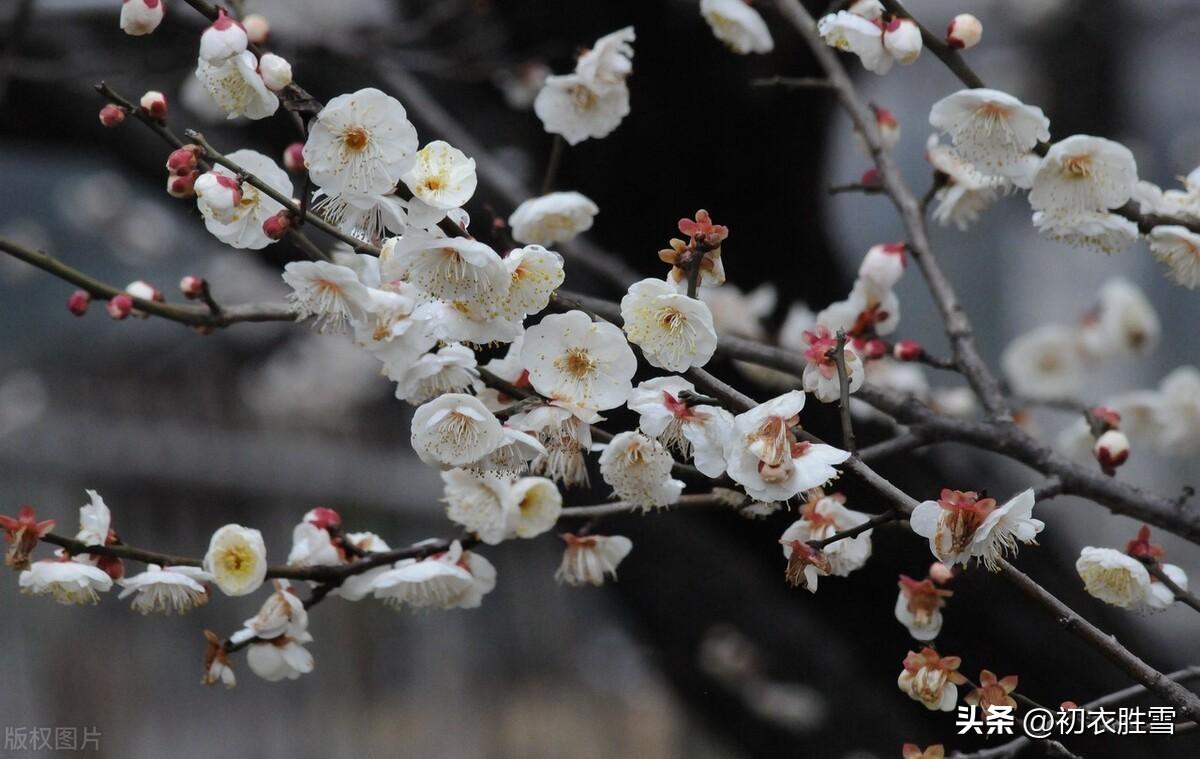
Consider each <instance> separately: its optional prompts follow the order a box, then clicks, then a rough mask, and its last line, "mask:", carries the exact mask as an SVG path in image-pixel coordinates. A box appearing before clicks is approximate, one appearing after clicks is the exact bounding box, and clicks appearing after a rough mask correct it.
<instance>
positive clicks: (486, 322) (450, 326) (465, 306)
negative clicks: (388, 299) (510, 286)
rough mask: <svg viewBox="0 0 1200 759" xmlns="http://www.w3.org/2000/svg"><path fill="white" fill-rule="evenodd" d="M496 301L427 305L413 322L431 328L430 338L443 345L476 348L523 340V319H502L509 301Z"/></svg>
mask: <svg viewBox="0 0 1200 759" xmlns="http://www.w3.org/2000/svg"><path fill="white" fill-rule="evenodd" d="M500 298H501V303H500V304H499V305H496V304H495V302H493V301H471V300H455V301H444V300H435V301H432V302H430V303H425V304H422V305H421V306H420V308H418V309H417V311H416V313H414V314H413V318H414V319H417V320H420V321H423V322H425V323H426V324H427V325H428V329H427V332H428V334H430V335H432V336H433V337H435V338H436V339H437V340H441V341H442V342H461V343H466V344H468V345H473V346H486V345H488V344H489V343H507V342H511V341H513V340H515V339H517V338H518V337H520V336H521V332H522V329H523V327H522V324H521V320H520V319H510V318H508V317H506V316H504V315H503V309H504V306H505V305H506V301H507V299H506V298H505V297H504V295H503V294H501V295H500Z"/></svg>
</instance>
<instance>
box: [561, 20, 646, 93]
mask: <svg viewBox="0 0 1200 759" xmlns="http://www.w3.org/2000/svg"><path fill="white" fill-rule="evenodd" d="M636 39H637V35H636V34H635V33H634V31H633V27H632V26H625V27H622V28H620V29H618V30H616V31H615V32H609V33H608V34H606V35H604V36H603V37H601V38H600V39H598V40H596V42H595V44H593V45H592V47H591V48H590V49H588V50H585V51H584V52H583V53H582V54H581V55H580V56H579V60H578V61H577V62H576V64H575V73H576V74H579V76H581V77H583V78H584V79H586V80H588V81H590V82H594V83H596V84H597V85H600V86H608V87H616V86H619V85H623V84H624V83H625V80H626V79H628V78H629V76H630V75H631V74H632V73H633V43H634V41H635V40H636Z"/></svg>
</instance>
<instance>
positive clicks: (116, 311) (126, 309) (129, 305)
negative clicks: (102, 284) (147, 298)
mask: <svg viewBox="0 0 1200 759" xmlns="http://www.w3.org/2000/svg"><path fill="white" fill-rule="evenodd" d="M104 310H105V311H108V315H109V316H111V317H112V318H114V319H116V320H117V321H120V320H121V319H124V318H126V317H127V316H129V315H130V314H131V313H133V298H131V297H129V296H128V295H126V294H125V293H120V294H119V295H114V296H113V297H112V298H111V299H110V300H109V301H108V305H106V306H105V307H104Z"/></svg>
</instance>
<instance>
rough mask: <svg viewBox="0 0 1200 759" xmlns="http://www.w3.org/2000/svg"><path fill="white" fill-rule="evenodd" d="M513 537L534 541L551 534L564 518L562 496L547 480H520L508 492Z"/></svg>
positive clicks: (532, 478)
mask: <svg viewBox="0 0 1200 759" xmlns="http://www.w3.org/2000/svg"><path fill="white" fill-rule="evenodd" d="M508 498H509V501H510V503H511V508H512V511H511V512H510V513H512V515H513V517H514V521H513V523H512V525H511V531H512V534H513V535H515V536H517V537H519V538H533V537H537V536H538V535H541V534H542V533H544V532H547V531H548V530H550V528H552V527H554V525H555V524H556V523H557V522H558V517H559V515H560V514H562V500H563V499H562V493H560V492H559V490H558V487H557V486H555V484H554V483H553V482H552V481H550V480H548V479H546V478H545V477H521V478H520V479H518V480H517V481H516V482H514V483H513V484H512V487H510V488H509V491H508Z"/></svg>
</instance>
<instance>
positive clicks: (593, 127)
mask: <svg viewBox="0 0 1200 759" xmlns="http://www.w3.org/2000/svg"><path fill="white" fill-rule="evenodd" d="M533 111H534V113H536V114H537V116H538V118H539V119H541V120H542V126H543V127H544V128H545V129H546V131H547V132H549V133H551V134H559V135H562V137H563V139H565V140H566V141H567V143H568V144H571V145H578V144H579V143H581V142H583V141H584V140H587V139H599V138H602V137H607V136H608V135H609V134H611V133H612V132H613V130H615V129H616V128H617V127H618V126H620V125H621V121H623V120H624V119H625V117H626V116H627V115H629V88H628V86H627V85H626V84H624V83H621V84H618V85H611V86H600V85H598V84H597V83H596V82H594V81H592V80H589V79H585V78H584V77H582V76H580V75H579V74H567V75H564V76H548V77H546V81H545V83H544V84H543V85H542V89H541V91H540V92H538V94H537V98H535V99H534V101H533Z"/></svg>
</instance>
